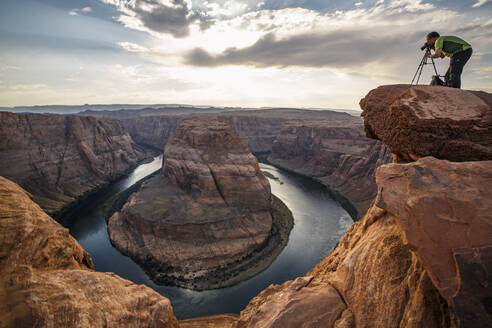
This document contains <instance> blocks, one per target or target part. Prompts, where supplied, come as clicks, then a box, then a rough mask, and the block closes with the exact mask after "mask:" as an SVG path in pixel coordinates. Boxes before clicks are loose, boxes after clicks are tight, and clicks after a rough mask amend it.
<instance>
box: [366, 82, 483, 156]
mask: <svg viewBox="0 0 492 328" xmlns="http://www.w3.org/2000/svg"><path fill="white" fill-rule="evenodd" d="M360 105H361V108H362V109H363V113H362V116H363V117H364V123H365V129H366V132H367V136H368V137H371V138H374V139H378V140H381V141H382V142H384V143H385V144H386V145H387V146H388V147H389V148H390V150H391V152H392V153H393V156H394V158H395V161H396V162H398V163H408V162H412V161H415V160H417V159H419V158H421V157H424V156H434V157H436V158H439V159H447V160H450V161H458V162H459V161H480V160H491V159H492V138H491V135H492V94H489V93H485V92H479V91H466V90H459V89H458V90H457V89H452V88H446V87H429V86H409V85H389V86H382V87H379V88H377V89H375V90H372V91H371V92H369V94H368V95H367V96H366V97H365V98H364V99H362V100H361V102H360Z"/></svg>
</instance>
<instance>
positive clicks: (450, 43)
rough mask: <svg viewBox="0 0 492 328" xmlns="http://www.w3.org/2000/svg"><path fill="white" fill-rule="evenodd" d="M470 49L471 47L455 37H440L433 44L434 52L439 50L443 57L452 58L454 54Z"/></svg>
mask: <svg viewBox="0 0 492 328" xmlns="http://www.w3.org/2000/svg"><path fill="white" fill-rule="evenodd" d="M470 48H471V45H470V44H469V43H468V42H466V41H464V40H462V39H460V38H458V37H457V36H441V37H440V38H439V39H437V40H436V43H435V44H434V49H435V51H437V50H439V49H441V50H442V53H443V54H444V56H447V57H453V55H454V54H455V53H458V52H461V51H465V50H468V49H470Z"/></svg>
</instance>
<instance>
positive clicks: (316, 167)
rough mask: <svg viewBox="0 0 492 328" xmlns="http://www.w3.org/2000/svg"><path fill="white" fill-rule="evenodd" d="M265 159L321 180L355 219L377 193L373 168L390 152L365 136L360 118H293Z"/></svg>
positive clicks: (387, 158)
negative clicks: (299, 120) (339, 119)
mask: <svg viewBox="0 0 492 328" xmlns="http://www.w3.org/2000/svg"><path fill="white" fill-rule="evenodd" d="M268 161H269V162H271V163H272V164H274V165H275V166H278V167H281V168H284V169H287V170H290V171H294V172H295V173H299V174H302V175H305V176H308V177H312V178H315V179H317V180H318V181H320V182H322V183H323V184H324V185H325V186H327V187H328V188H329V189H330V190H331V192H332V195H333V196H334V197H335V198H336V199H337V200H338V201H339V202H340V203H341V204H342V205H343V206H344V207H345V209H346V210H347V211H348V212H349V213H350V215H351V216H352V217H353V218H354V219H356V218H359V217H361V216H362V215H364V213H365V212H366V211H367V209H368V208H369V205H370V204H371V202H372V201H373V199H374V197H375V196H376V193H377V188H376V183H375V177H374V172H375V169H376V168H377V167H378V166H380V165H382V164H385V163H388V162H390V161H391V154H390V153H389V152H388V150H387V148H386V147H385V146H384V145H383V144H381V143H380V142H377V141H373V140H370V139H368V138H366V137H365V135H364V131H363V129H362V122H361V123H360V124H359V123H358V122H344V121H341V122H340V121H336V120H331V121H326V122H323V121H321V122H292V123H287V124H285V125H284V127H283V128H282V131H281V132H280V134H279V136H278V137H277V138H276V140H275V142H274V144H273V147H272V151H271V154H270V156H269V157H268Z"/></svg>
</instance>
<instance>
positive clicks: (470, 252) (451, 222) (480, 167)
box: [376, 157, 492, 327]
mask: <svg viewBox="0 0 492 328" xmlns="http://www.w3.org/2000/svg"><path fill="white" fill-rule="evenodd" d="M378 185H379V186H380V188H381V192H380V197H379V199H378V201H377V203H376V206H378V207H381V208H382V209H384V210H386V211H387V212H389V213H391V214H392V215H394V216H395V217H396V218H397V221H398V224H399V226H400V227H401V229H402V231H403V236H404V243H405V244H406V245H407V246H408V247H409V249H411V250H412V251H413V252H414V253H415V254H416V255H417V257H418V258H419V259H420V260H421V261H422V263H423V265H424V267H425V268H426V270H427V272H428V273H429V276H430V278H431V279H432V282H433V283H434V285H435V286H436V287H437V289H438V290H439V292H440V294H441V295H442V296H443V297H444V298H445V299H446V300H447V302H448V304H449V305H450V306H451V307H452V309H453V310H454V312H455V315H456V317H457V319H458V320H459V321H460V322H461V326H463V327H479V326H483V324H484V323H485V322H489V323H490V322H492V313H491V312H490V304H491V303H490V301H491V300H492V277H491V278H489V275H490V272H492V271H490V270H491V269H492V161H481V162H464V163H451V162H448V161H440V160H437V159H435V158H432V157H426V158H423V159H421V160H419V161H418V162H417V163H415V164H411V165H393V166H389V167H385V168H384V170H382V172H381V173H380V174H379V176H378Z"/></svg>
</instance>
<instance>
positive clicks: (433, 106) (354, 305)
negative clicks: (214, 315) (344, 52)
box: [193, 85, 492, 328]
mask: <svg viewBox="0 0 492 328" xmlns="http://www.w3.org/2000/svg"><path fill="white" fill-rule="evenodd" d="M437 95H438V96H437ZM462 99H465V100H466V101H465V102H462ZM487 99H490V94H486V93H480V92H478V93H473V92H467V91H463V90H456V89H447V88H440V87H438V88H435V87H410V86H402V85H397V86H384V87H380V88H378V89H376V90H373V91H371V92H370V93H369V94H368V95H367V96H366V98H364V99H363V100H362V101H361V106H362V107H363V109H364V114H363V116H364V119H365V125H366V131H367V134H368V136H370V137H372V138H376V139H379V140H382V141H383V142H385V143H386V142H387V143H388V146H389V148H390V150H391V151H392V152H393V154H394V158H395V162H396V163H393V164H386V165H383V166H381V167H379V168H378V169H377V170H376V182H377V186H378V193H377V197H376V199H375V201H374V202H373V203H372V205H371V207H370V209H369V210H368V212H367V213H366V214H365V216H364V217H363V218H362V219H361V220H360V221H358V222H355V223H354V225H353V226H352V227H351V228H350V229H349V230H348V231H347V232H346V234H345V236H344V237H343V238H342V239H341V240H340V242H339V244H338V246H337V247H336V248H335V250H333V251H332V252H331V253H330V254H329V255H328V256H327V257H326V258H325V259H323V260H322V261H321V262H320V263H319V264H318V265H317V266H316V267H315V268H313V269H312V270H311V271H310V272H308V273H307V275H306V276H305V277H299V278H298V279H296V280H294V281H289V282H286V283H284V284H282V285H271V286H270V287H268V288H267V289H265V290H264V291H263V292H261V293H260V294H259V295H258V296H256V297H255V298H254V299H252V300H251V302H250V303H249V304H248V306H247V307H246V308H245V309H244V310H243V311H242V312H241V313H240V315H239V317H238V318H233V319H230V320H229V324H230V325H232V327H235V328H246V327H248V328H253V327H286V328H288V327H300V326H302V327H337V328H341V327H415V328H416V327H486V326H488V325H490V322H492V311H491V307H490V304H492V303H491V300H492V288H491V286H492V281H491V280H490V277H491V272H492V271H491V270H492V188H491V187H490V186H492V161H489V160H487V159H488V158H489V157H488V156H489V155H488V154H489V147H490V140H491V138H492V133H491V129H490V121H489V118H490V114H491V109H490V105H487ZM452 100H453V101H455V102H453V104H455V105H453V106H451V101H452ZM456 103H459V104H460V105H459V106H456ZM488 104H490V103H488ZM467 106H471V107H467ZM465 127H469V129H471V130H470V131H468V130H466V128H465ZM416 131H417V132H416ZM433 139H435V144H433V143H432V140H433ZM432 155H435V157H432ZM436 157H438V158H436ZM443 158H444V159H443ZM481 159H485V160H481ZM451 160H453V161H451ZM410 161H411V163H406V164H399V163H401V162H410ZM197 320H199V319H195V321H194V322H193V323H194V324H197ZM207 320H208V321H207V322H212V321H213V320H212V319H211V318H207Z"/></svg>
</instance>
